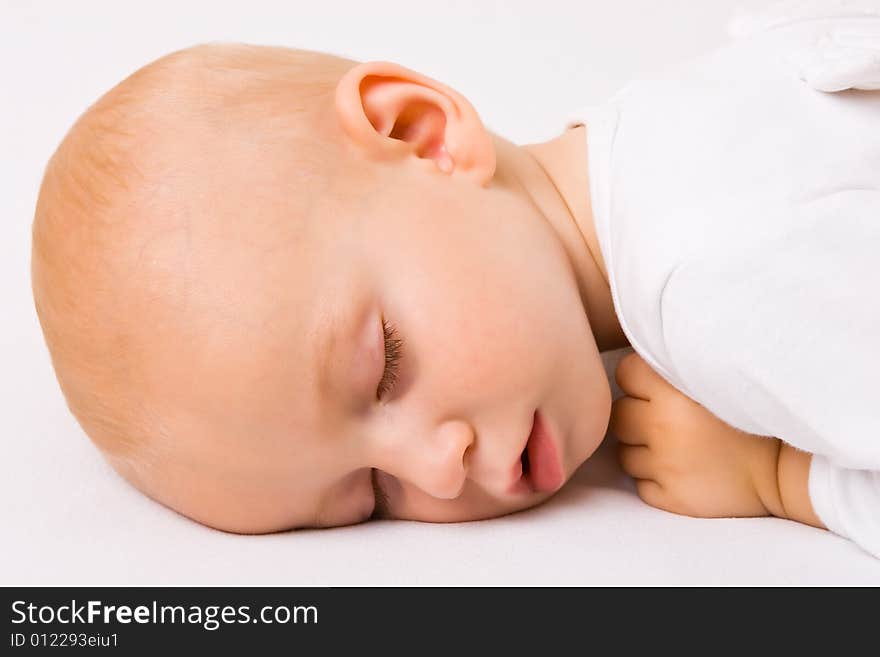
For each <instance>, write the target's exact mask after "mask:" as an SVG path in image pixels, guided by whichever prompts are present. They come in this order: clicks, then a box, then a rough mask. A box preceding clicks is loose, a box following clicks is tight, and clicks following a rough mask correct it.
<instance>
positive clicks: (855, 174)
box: [32, 3, 880, 557]
mask: <svg viewBox="0 0 880 657" xmlns="http://www.w3.org/2000/svg"><path fill="white" fill-rule="evenodd" d="M831 4H833V5H834V6H833V7H831V6H830V5H831ZM802 5H803V3H795V4H794V5H792V3H787V6H781V7H782V8H781V9H780V7H777V8H776V9H774V10H768V11H765V12H764V13H761V14H756V15H753V16H752V17H750V18H743V19H741V20H740V21H739V22H737V23H735V24H734V31H735V36H736V38H735V39H733V40H732V41H731V42H730V43H729V44H726V45H725V46H723V47H721V48H719V49H716V50H714V51H712V52H710V53H707V54H705V55H703V56H701V57H698V58H695V59H692V60H690V61H688V62H686V63H684V64H681V65H678V66H676V67H672V68H668V69H665V70H664V71H663V72H661V73H659V74H657V75H656V76H654V77H651V78H650V79H640V80H635V81H633V82H631V83H630V84H628V85H626V86H624V87H623V88H622V89H620V90H619V91H618V92H617V93H616V94H615V95H613V96H612V97H611V98H610V99H608V100H607V101H606V102H604V103H601V104H598V105H591V106H587V107H584V108H583V109H581V110H579V111H575V112H572V113H571V116H570V120H568V121H566V122H565V124H564V125H560V126H559V134H558V135H557V136H555V137H554V138H552V139H550V140H549V141H547V142H544V143H537V144H529V145H517V144H514V143H511V142H510V141H508V140H506V139H504V138H503V137H501V136H499V135H497V134H494V133H493V132H491V131H489V130H487V129H486V128H485V126H484V125H483V124H482V122H481V120H480V118H479V116H478V114H477V112H476V110H475V109H474V107H473V106H472V105H471V103H470V102H469V101H468V99H467V98H465V97H464V96H463V95H461V94H460V93H459V92H457V91H456V90H455V89H453V88H451V87H450V86H448V85H446V84H443V83H442V82H439V81H437V80H434V79H432V78H430V77H428V76H426V75H423V74H421V73H418V72H416V71H413V70H410V69H408V68H406V67H404V66H401V65H399V64H396V63H392V62H384V61H371V62H366V63H358V62H354V61H351V60H348V59H344V58H340V57H336V56H333V55H329V54H323V53H317V52H307V51H302V50H293V49H287V48H278V47H265V46H250V45H243V44H226V43H212V44H204V45H199V46H195V47H192V48H187V49H185V50H181V51H177V52H174V53H171V54H169V55H166V56H164V57H162V58H160V59H159V60H157V61H155V62H153V63H151V64H149V65H147V66H145V67H143V68H141V69H140V70H138V71H136V72H135V73H133V74H132V75H131V76H129V77H128V78H126V79H125V80H123V81H122V82H120V83H119V84H118V85H117V86H115V87H114V88H113V89H111V90H110V91H108V92H107V93H106V94H105V95H104V96H102V97H101V98H100V99H98V100H97V102H95V103H94V104H93V105H92V106H90V107H89V108H88V109H87V110H86V111H85V113H84V114H83V115H82V116H81V117H79V119H78V120H77V121H76V122H75V124H74V125H73V126H72V127H71V128H70V130H69V131H68V133H67V135H66V136H65V137H64V139H63V141H62V142H61V144H60V145H59V146H58V148H57V150H56V151H55V153H54V154H53V155H52V157H51V159H50V160H49V163H48V165H47V167H46V170H45V175H44V178H43V182H42V186H41V188H40V193H39V199H38V201H37V205H36V212H35V219H34V224H33V253H32V283H33V293H34V299H35V305H36V310H37V314H38V316H39V320H40V324H41V327H42V330H43V334H44V336H45V339H46V343H47V346H48V350H49V353H50V355H51V360H52V365H53V368H54V371H55V374H56V376H57V378H58V381H59V384H60V387H61V390H62V391H63V394H64V397H65V400H66V402H67V405H68V407H69V408H70V410H71V412H72V413H73V415H74V416H75V417H76V420H77V421H78V423H79V424H80V426H81V427H82V428H83V430H84V432H85V433H86V434H87V435H88V436H89V437H90V439H91V440H92V441H93V442H94V443H95V445H96V446H97V447H98V448H99V449H100V451H101V453H102V454H103V455H104V457H105V458H106V459H107V460H108V461H109V463H110V464H112V466H113V467H114V468H115V469H116V470H117V471H118V472H119V473H120V474H121V475H122V476H123V477H124V478H125V479H126V480H128V481H129V482H130V483H131V484H132V485H134V486H135V487H136V488H137V489H139V490H140V491H142V492H143V493H144V494H146V495H148V496H149V497H151V498H153V499H154V500H156V501H158V502H160V503H162V504H164V505H166V506H168V507H170V508H171V509H174V510H176V511H178V512H180V513H182V514H184V515H185V516H187V517H189V518H192V519H194V520H196V521H198V522H201V523H204V524H206V525H209V526H211V527H215V528H218V529H222V530H225V531H230V532H237V533H265V532H275V531H282V530H288V529H293V528H299V527H331V526H338V525H347V524H352V523H358V522H361V521H365V520H368V519H370V518H396V519H411V520H421V521H429V522H454V521H466V520H475V519H483V518H490V517H494V516H499V515H503V514H508V513H512V512H515V511H518V510H521V509H525V508H528V507H532V506H534V505H536V504H539V503H541V502H542V501H544V500H546V499H547V498H548V497H550V496H552V495H553V494H554V493H555V492H556V491H558V490H559V489H560V488H561V487H562V486H563V485H564V484H565V482H566V481H567V480H568V479H569V477H570V476H571V475H572V473H573V472H574V471H575V470H576V469H577V468H578V467H579V466H580V465H581V464H582V463H584V462H585V461H586V460H587V459H589V458H590V456H591V455H592V454H593V453H594V451H595V450H596V448H597V447H598V446H599V444H600V443H601V442H602V440H603V439H604V438H605V436H606V433H609V434H610V435H613V436H614V437H615V439H616V441H617V450H618V451H617V454H618V457H619V462H620V465H621V467H622V468H623V470H624V471H625V472H626V473H627V474H629V475H630V476H632V477H633V478H634V479H635V480H636V488H637V491H638V494H639V496H640V497H641V498H642V499H643V500H644V501H645V502H647V503H648V504H651V505H653V506H656V507H658V508H661V509H665V510H667V511H671V512H674V513H680V514H686V515H691V516H697V517H731V516H777V517H780V518H787V519H790V520H793V521H798V522H802V523H806V524H810V525H813V526H815V527H819V528H825V529H828V530H831V531H833V532H835V533H837V534H839V535H841V536H844V537H847V538H849V539H851V540H852V541H854V542H855V543H856V544H858V545H860V546H861V547H862V548H864V549H865V550H867V551H869V552H871V553H873V554H874V555H875V556H878V557H880V411H878V406H877V405H876V398H877V395H878V393H880V388H878V386H877V383H876V380H877V374H878V372H880V347H878V344H877V338H878V336H880V296H878V294H877V291H876V287H877V284H878V282H880V259H878V258H877V251H878V249H880V191H878V190H880V92H878V91H874V89H880V11H872V10H871V7H868V8H867V9H866V8H865V7H866V5H865V4H864V3H862V4H858V5H857V6H856V4H855V3H852V4H851V5H847V4H846V3H828V7H826V8H825V9H816V10H813V11H807V10H805V9H803V7H802ZM874 6H875V7H876V3H875V4H874ZM798 7H800V10H798ZM621 347H631V348H632V350H633V352H634V353H632V354H630V355H628V356H626V357H624V358H623V359H622V361H621V362H620V364H619V366H618V367H617V369H616V372H615V379H616V381H617V383H618V384H619V385H620V388H621V390H622V391H623V392H624V393H625V394H624V396H622V397H620V398H619V399H616V400H614V401H613V403H612V396H611V392H610V389H609V382H608V379H607V377H606V374H605V371H604V369H603V365H602V359H601V357H600V353H601V352H603V351H607V350H611V349H617V348H621ZM609 429H610V431H609Z"/></svg>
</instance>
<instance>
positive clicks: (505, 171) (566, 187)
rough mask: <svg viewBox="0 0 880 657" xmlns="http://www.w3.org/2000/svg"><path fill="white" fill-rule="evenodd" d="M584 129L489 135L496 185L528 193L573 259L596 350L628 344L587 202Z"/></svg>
mask: <svg viewBox="0 0 880 657" xmlns="http://www.w3.org/2000/svg"><path fill="white" fill-rule="evenodd" d="M585 130H586V128H584V127H583V126H581V127H578V128H572V129H569V130H566V131H564V132H563V133H562V134H560V135H559V136H558V137H555V138H553V139H551V140H550V141H547V142H543V143H539V144H527V145H524V146H518V145H516V144H512V143H511V142H509V141H507V140H505V139H503V138H501V137H498V136H495V135H493V138H494V140H495V148H496V154H497V160H498V166H497V169H496V174H495V178H496V180H497V181H498V183H499V184H501V185H505V186H510V187H511V188H512V189H517V190H518V191H521V192H523V193H525V194H527V195H528V196H529V197H531V199H532V200H533V202H534V203H535V205H536V206H537V207H538V209H539V210H540V211H541V213H542V214H544V216H545V217H546V219H547V221H548V222H549V223H550V225H551V226H552V227H553V228H554V230H555V231H556V233H557V235H558V236H559V239H560V242H561V243H562V246H563V248H564V249H565V252H566V254H567V255H568V258H569V260H570V262H571V263H572V266H573V269H574V272H575V276H576V278H577V284H578V291H579V293H580V297H581V301H582V302H583V305H584V309H585V311H586V313H587V317H588V318H589V321H590V326H591V327H592V329H593V336H594V337H595V339H596V346H597V347H598V349H599V351H607V350H609V349H618V348H620V347H625V346H628V345H629V340H627V338H626V335H625V334H624V333H623V329H621V327H620V322H619V320H618V319H617V314H616V313H615V311H614V303H613V301H612V299H611V289H610V287H609V284H608V274H607V269H606V267H605V261H604V258H603V256H602V252H601V250H600V249H599V241H598V238H597V237H596V229H595V226H594V223H593V210H592V204H591V202H590V182H589V172H588V168H587V165H588V160H587V140H586V134H585Z"/></svg>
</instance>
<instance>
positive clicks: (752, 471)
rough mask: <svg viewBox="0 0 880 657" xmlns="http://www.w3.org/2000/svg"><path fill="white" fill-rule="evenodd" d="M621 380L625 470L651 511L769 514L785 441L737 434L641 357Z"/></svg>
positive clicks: (623, 369) (624, 368)
mask: <svg viewBox="0 0 880 657" xmlns="http://www.w3.org/2000/svg"><path fill="white" fill-rule="evenodd" d="M615 379H616V380H617V383H618V385H619V386H620V388H621V390H622V391H623V392H624V393H625V396H624V397H621V398H619V399H617V400H615V401H614V403H613V404H612V406H611V419H610V422H609V428H610V429H611V431H612V432H613V433H614V434H615V435H616V436H617V437H618V439H619V440H620V445H619V446H618V457H619V460H620V465H621V467H622V468H623V470H624V471H625V472H626V473H627V474H629V475H630V476H631V477H633V478H635V479H636V488H637V490H638V494H639V497H641V498H642V499H643V500H644V501H645V502H647V503H648V504H650V505H651V506H655V507H658V508H661V509H665V510H667V511H671V512H673V513H679V514H683V515H688V516H696V517H704V518H710V517H731V516H766V515H769V514H770V512H769V511H768V508H767V507H766V506H765V504H764V503H763V502H762V497H761V496H762V494H763V493H764V491H769V487H771V486H775V485H776V484H775V481H776V480H775V477H776V459H777V455H778V451H779V441H778V440H776V439H773V438H768V437H765V436H756V435H753V434H749V433H745V432H742V431H739V430H737V429H734V428H733V427H731V426H730V425H728V424H726V423H725V422H723V421H722V420H720V419H719V418H717V417H716V416H715V415H713V414H712V413H711V412H710V411H708V410H707V409H706V408H704V407H703V406H701V405H700V404H698V403H697V402H695V401H694V400H692V399H691V398H690V397H688V396H687V395H685V394H684V393H682V392H681V391H679V390H678V389H677V388H675V387H674V386H672V385H671V384H670V383H668V382H667V381H666V380H665V379H664V378H663V377H661V376H660V375H659V374H657V373H656V372H655V371H654V370H652V369H651V367H650V366H649V365H648V364H647V363H646V362H645V361H644V360H642V358H641V357H640V356H639V355H638V354H636V353H633V354H629V355H627V356H626V357H624V358H623V359H622V360H621V361H620V363H619V365H618V367H617V371H616V372H615Z"/></svg>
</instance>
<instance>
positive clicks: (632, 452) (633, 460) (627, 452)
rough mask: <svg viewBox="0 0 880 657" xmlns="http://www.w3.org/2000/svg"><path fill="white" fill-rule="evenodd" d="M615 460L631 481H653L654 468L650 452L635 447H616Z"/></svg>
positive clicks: (638, 446) (640, 447) (645, 448)
mask: <svg viewBox="0 0 880 657" xmlns="http://www.w3.org/2000/svg"><path fill="white" fill-rule="evenodd" d="M617 460H618V462H619V463H620V467H621V468H623V471H624V472H625V473H626V474H628V475H629V476H630V477H632V478H633V479H653V478H654V468H653V465H652V464H653V461H652V458H651V450H650V449H648V448H647V447H643V446H641V445H637V446H635V447H633V446H631V445H618V446H617Z"/></svg>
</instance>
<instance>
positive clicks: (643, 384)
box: [614, 351, 668, 401]
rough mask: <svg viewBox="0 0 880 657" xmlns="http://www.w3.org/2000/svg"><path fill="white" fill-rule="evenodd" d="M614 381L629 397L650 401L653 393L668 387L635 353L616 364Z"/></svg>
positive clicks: (664, 380)
mask: <svg viewBox="0 0 880 657" xmlns="http://www.w3.org/2000/svg"><path fill="white" fill-rule="evenodd" d="M614 380H615V381H617V385H618V386H620V389H621V390H623V391H624V392H625V393H626V394H627V395H629V396H630V397H636V398H638V399H643V400H646V401H647V400H650V399H651V398H652V396H653V394H652V393H653V391H655V390H657V389H658V388H660V387H662V386H664V385H668V384H667V383H666V379H664V378H663V377H661V376H660V375H659V374H657V372H655V371H654V370H653V369H651V366H650V365H648V363H646V362H645V361H644V359H643V358H642V357H641V356H639V354H638V353H637V352H635V351H634V352H633V353H631V354H627V355H626V356H624V357H623V358H621V359H620V362H618V363H617V368H616V369H615V370H614Z"/></svg>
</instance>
